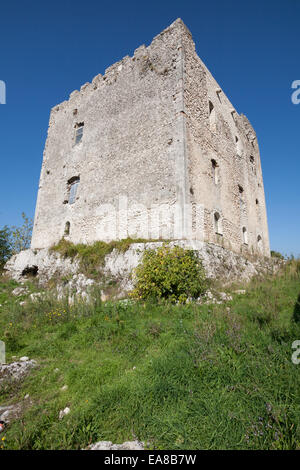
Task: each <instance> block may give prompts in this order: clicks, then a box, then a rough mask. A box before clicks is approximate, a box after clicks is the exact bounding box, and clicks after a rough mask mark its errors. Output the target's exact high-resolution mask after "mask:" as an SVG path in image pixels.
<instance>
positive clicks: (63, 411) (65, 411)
mask: <svg viewBox="0 0 300 470" xmlns="http://www.w3.org/2000/svg"><path fill="white" fill-rule="evenodd" d="M70 411H71V410H70V408H68V407H66V408H65V409H64V410H60V412H59V416H58V417H59V419H63V418H64V416H66V415H68V414H69V413H70Z"/></svg>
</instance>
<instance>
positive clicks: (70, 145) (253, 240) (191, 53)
mask: <svg viewBox="0 0 300 470" xmlns="http://www.w3.org/2000/svg"><path fill="white" fill-rule="evenodd" d="M210 106H213V110H211V109H210ZM82 125H83V127H82V128H83V137H82V139H81V141H80V142H78V143H77V144H76V141H75V136H76V132H78V131H77V129H78V128H79V126H82ZM236 139H238V141H237V140H236ZM212 162H214V163H212ZM212 165H216V166H215V167H213V166H212ZM76 179H77V181H79V183H78V187H77V192H76V195H75V198H74V203H72V204H71V203H70V191H72V189H71V188H72V182H73V183H74V181H75V180H76ZM215 214H217V215H218V217H219V222H218V228H217V229H216V221H215ZM243 230H244V231H245V233H243ZM63 236H65V238H67V239H69V240H70V241H72V242H74V243H79V242H83V243H90V242H93V241H95V240H105V241H109V240H115V239H122V238H127V237H128V236H130V237H132V238H137V237H141V238H145V239H175V240H176V239H195V240H199V241H206V242H209V243H213V244H215V245H220V246H224V247H226V248H227V249H230V250H233V251H235V252H237V253H248V252H250V253H258V254H260V255H265V256H269V254H270V252H269V239H268V227H267V219H266V207H265V198H264V189H263V181H262V172H261V165H260V156H259V149H258V144H257V140H256V135H255V132H254V130H253V128H252V126H251V124H250V123H249V121H248V120H247V118H246V117H245V116H243V115H239V114H238V113H237V111H236V110H235V109H234V108H233V107H232V105H231V103H230V102H229V100H228V98H227V97H226V95H225V94H224V92H223V91H222V90H221V88H220V87H219V85H218V84H217V82H216V81H215V80H214V78H213V77H212V76H211V74H210V72H209V71H208V70H207V68H206V67H205V65H204V64H203V62H202V61H201V60H200V58H199V57H198V56H197V54H196V52H195V44H194V42H193V40H192V36H191V33H190V32H189V30H188V29H187V28H186V26H185V25H184V24H183V22H182V21H181V20H180V19H179V20H176V21H175V22H174V23H173V24H172V25H171V26H169V27H168V28H167V29H165V30H164V31H163V32H162V33H160V34H159V35H158V36H156V37H155V38H154V39H153V41H152V43H151V44H150V46H148V47H145V46H141V47H139V48H138V49H137V50H136V51H135V53H134V55H133V57H129V56H127V57H125V58H124V59H123V60H121V61H120V62H118V63H116V64H114V65H112V66H111V67H109V68H108V69H107V70H106V71H105V74H104V75H103V76H102V75H98V76H97V77H95V78H94V79H93V81H92V83H86V84H85V85H83V86H82V87H81V89H80V91H75V92H73V93H72V94H71V95H70V99H69V100H68V101H65V102H63V103H61V104H60V105H58V106H56V107H54V108H53V109H52V111H51V116H50V124H49V131H48V137H47V142H46V147H45V152H44V159H43V165H42V171H41V177H40V185H39V192H38V199H37V206H36V214H35V222H34V230H33V237H32V248H44V247H49V246H51V245H52V244H54V243H56V242H58V241H59V240H60V239H61V238H62V237H63ZM245 242H246V243H245Z"/></svg>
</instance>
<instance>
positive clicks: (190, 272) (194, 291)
mask: <svg viewBox="0 0 300 470" xmlns="http://www.w3.org/2000/svg"><path fill="white" fill-rule="evenodd" d="M134 281H135V288H134V290H133V291H132V292H131V296H132V297H134V298H136V299H169V300H171V301H172V302H177V301H178V302H180V303H185V302H186V301H187V300H188V298H192V299H195V298H197V297H199V296H200V295H202V294H204V293H205V290H206V287H205V286H206V280H205V273H204V269H203V266H202V262H201V260H200V259H199V258H198V257H197V255H196V253H195V252H194V251H193V250H185V249H183V248H181V247H179V246H175V247H173V248H172V247H170V246H168V245H163V246H162V247H161V248H158V249H157V250H154V249H149V250H146V251H145V252H144V255H143V259H142V262H141V263H140V264H139V266H138V267H137V268H136V269H135V271H134Z"/></svg>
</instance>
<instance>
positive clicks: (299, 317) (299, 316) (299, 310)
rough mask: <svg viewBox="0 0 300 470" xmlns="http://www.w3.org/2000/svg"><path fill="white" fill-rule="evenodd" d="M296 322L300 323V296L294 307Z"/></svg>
mask: <svg viewBox="0 0 300 470" xmlns="http://www.w3.org/2000/svg"><path fill="white" fill-rule="evenodd" d="M294 320H295V321H296V322H300V294H299V295H298V299H297V302H296V304H295V307H294Z"/></svg>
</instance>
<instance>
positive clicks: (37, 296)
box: [29, 292, 45, 302]
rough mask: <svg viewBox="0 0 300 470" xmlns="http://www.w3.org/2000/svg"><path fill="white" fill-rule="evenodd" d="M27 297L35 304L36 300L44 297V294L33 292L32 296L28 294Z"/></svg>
mask: <svg viewBox="0 0 300 470" xmlns="http://www.w3.org/2000/svg"><path fill="white" fill-rule="evenodd" d="M29 297H30V299H31V300H32V302H36V301H37V300H41V299H43V298H44V297H45V294H44V292H33V293H32V294H30V296H29Z"/></svg>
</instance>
